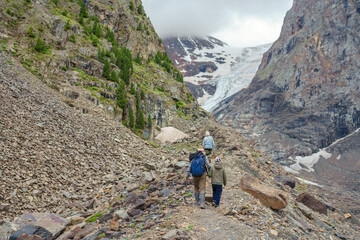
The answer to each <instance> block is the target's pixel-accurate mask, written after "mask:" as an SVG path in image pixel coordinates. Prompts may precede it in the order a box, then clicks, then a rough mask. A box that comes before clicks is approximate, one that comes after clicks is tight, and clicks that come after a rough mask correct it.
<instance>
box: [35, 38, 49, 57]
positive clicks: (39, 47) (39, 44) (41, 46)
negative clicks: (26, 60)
mask: <svg viewBox="0 0 360 240" xmlns="http://www.w3.org/2000/svg"><path fill="white" fill-rule="evenodd" d="M34 49H35V51H37V52H39V53H47V51H48V49H49V46H46V44H45V42H44V41H43V40H42V39H40V38H38V39H37V41H36V44H35V47H34Z"/></svg>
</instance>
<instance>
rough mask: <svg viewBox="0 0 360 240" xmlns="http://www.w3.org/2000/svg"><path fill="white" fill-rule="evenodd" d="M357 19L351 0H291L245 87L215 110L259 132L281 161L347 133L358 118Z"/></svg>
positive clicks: (237, 124)
mask: <svg viewBox="0 0 360 240" xmlns="http://www.w3.org/2000/svg"><path fill="white" fill-rule="evenodd" d="M359 21H360V14H359V3H358V2H357V1H342V2H336V3H335V2H331V1H325V0H324V1H312V0H310V1H298V0H295V1H294V4H293V7H292V9H291V10H290V11H289V12H288V13H287V15H286V17H285V20H284V25H283V28H282V31H281V35H280V37H279V39H278V40H277V41H276V42H275V43H274V45H273V46H272V47H271V49H270V50H269V51H267V52H266V53H265V55H264V57H263V59H262V63H261V65H260V67H259V70H258V72H257V73H256V76H255V77H254V79H253V81H252V82H251V84H250V86H249V87H248V88H247V89H244V90H242V91H241V92H240V93H238V94H236V95H235V96H233V97H232V98H231V99H229V100H227V101H226V102H223V103H222V104H221V106H219V107H218V108H217V109H216V110H215V111H214V114H215V116H216V117H217V118H218V119H219V120H220V121H221V122H223V123H228V124H230V125H232V126H233V127H235V128H238V129H240V131H242V132H243V133H247V134H249V135H252V134H256V135H261V137H259V138H258V140H259V142H260V143H261V146H262V150H264V151H266V152H267V153H269V154H271V156H272V157H273V158H274V159H277V160H283V162H284V163H287V162H289V160H288V159H287V157H289V156H291V155H299V156H303V155H309V154H312V153H313V152H316V151H318V149H319V148H323V147H326V146H328V145H330V144H331V143H332V142H334V141H335V140H336V139H339V138H341V137H344V136H346V135H347V134H350V133H351V132H353V131H354V130H356V129H357V128H358V127H359V125H360V118H359V116H360V115H359V114H360V111H359V109H360V102H359V101H358V99H359V92H360V91H359V87H360V78H359V76H360V72H359V65H360V61H359V56H360V55H359V54H360V52H359V49H358V46H359V41H360V40H359V39H360V36H359V32H360V31H359V30H360V28H359V25H358V24H357V23H358V22H359Z"/></svg>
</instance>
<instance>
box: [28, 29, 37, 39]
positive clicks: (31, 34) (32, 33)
mask: <svg viewBox="0 0 360 240" xmlns="http://www.w3.org/2000/svg"><path fill="white" fill-rule="evenodd" d="M28 35H29V37H31V38H35V37H36V36H35V33H34V29H33V28H32V27H30V28H29V32H28Z"/></svg>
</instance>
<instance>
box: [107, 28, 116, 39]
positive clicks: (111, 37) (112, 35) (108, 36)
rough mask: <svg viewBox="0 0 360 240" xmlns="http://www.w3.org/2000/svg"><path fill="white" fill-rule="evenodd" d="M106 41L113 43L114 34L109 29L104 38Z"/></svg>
mask: <svg viewBox="0 0 360 240" xmlns="http://www.w3.org/2000/svg"><path fill="white" fill-rule="evenodd" d="M105 38H106V40H108V42H113V41H115V34H114V32H112V31H111V30H110V29H107V30H106V36H105Z"/></svg>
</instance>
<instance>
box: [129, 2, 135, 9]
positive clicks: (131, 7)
mask: <svg viewBox="0 0 360 240" xmlns="http://www.w3.org/2000/svg"><path fill="white" fill-rule="evenodd" d="M129 8H130V10H131V11H134V9H135V7H134V3H133V1H130V7H129Z"/></svg>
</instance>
